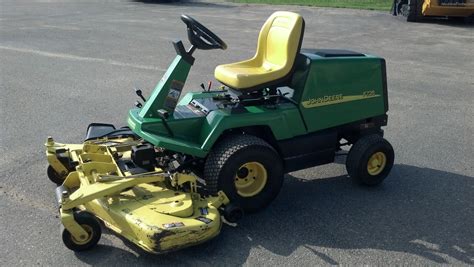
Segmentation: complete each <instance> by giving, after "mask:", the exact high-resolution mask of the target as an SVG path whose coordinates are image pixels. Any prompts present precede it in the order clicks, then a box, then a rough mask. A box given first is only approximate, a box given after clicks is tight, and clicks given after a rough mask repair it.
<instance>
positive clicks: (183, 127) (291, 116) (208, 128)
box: [128, 103, 306, 157]
mask: <svg viewBox="0 0 474 267" xmlns="http://www.w3.org/2000/svg"><path fill="white" fill-rule="evenodd" d="M139 111H140V110H139V109H132V110H130V112H129V118H128V125H129V127H130V128H131V129H132V130H133V131H134V132H135V133H137V134H138V135H139V136H141V137H142V138H144V139H145V140H147V141H148V142H150V143H152V144H153V145H155V146H158V147H163V148H166V149H169V150H173V151H176V152H181V153H185V154H188V155H193V156H196V157H206V156H207V153H208V152H209V150H210V149H211V148H212V146H213V145H214V143H215V142H216V141H217V139H218V138H219V137H220V136H221V134H222V133H224V131H226V130H228V129H234V128H240V127H248V126H268V127H269V128H270V129H271V130H272V132H273V133H274V136H275V138H276V139H277V140H282V139H289V138H292V137H295V136H298V135H303V134H305V133H306V129H305V127H304V124H303V120H302V118H301V116H300V113H299V111H298V108H297V107H296V105H295V104H292V103H284V104H281V105H279V106H277V107H275V108H268V107H255V106H251V107H246V108H245V110H243V111H239V112H236V113H231V110H230V109H219V110H214V111H212V112H210V113H209V114H208V115H207V116H206V117H195V118H189V119H174V118H170V119H168V120H167V122H168V124H169V127H170V128H171V130H172V131H173V133H174V136H173V137H171V136H170V135H169V134H168V133H167V130H166V128H165V126H164V125H163V122H162V121H161V120H160V119H144V118H141V117H140V116H139V115H138V113H139Z"/></svg>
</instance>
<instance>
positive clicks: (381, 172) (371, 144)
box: [346, 134, 395, 186]
mask: <svg viewBox="0 0 474 267" xmlns="http://www.w3.org/2000/svg"><path fill="white" fill-rule="evenodd" d="M380 153H382V154H383V155H384V156H382V157H384V158H385V160H384V161H383V160H382V162H384V163H383V164H382V163H377V165H376V166H375V168H378V169H376V170H375V171H374V172H372V174H370V173H369V165H368V164H369V159H371V157H372V156H381V154H380ZM394 158H395V155H394V152H393V147H392V145H390V143H389V142H388V141H387V140H385V139H384V138H383V137H381V136H379V135H375V134H374V135H367V136H364V137H362V138H360V139H359V140H358V141H357V142H356V143H355V144H354V145H353V146H352V148H351V150H350V151H349V155H348V156H347V160H346V169H347V172H348V174H349V176H350V177H351V178H352V179H354V180H355V181H356V182H358V183H360V184H364V185H368V186H375V185H378V184H380V183H381V182H382V181H383V180H384V179H385V178H386V177H387V175H388V174H389V173H390V170H391V169H392V167H393V161H394ZM376 162H378V161H376ZM378 164H380V165H378Z"/></svg>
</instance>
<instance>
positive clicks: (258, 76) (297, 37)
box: [214, 11, 304, 90]
mask: <svg viewBox="0 0 474 267" xmlns="http://www.w3.org/2000/svg"><path fill="white" fill-rule="evenodd" d="M303 31H304V20H303V18H302V17H301V16H300V15H299V14H296V13H293V12H286V11H277V12H275V13H273V14H272V15H271V16H270V17H269V18H268V20H267V21H266V22H265V24H264V25H263V27H262V29H261V30H260V35H259V36H258V45H257V52H256V54H255V56H254V57H253V58H251V59H249V60H245V61H241V62H236V63H231V64H225V65H219V66H217V67H216V70H215V72H214V76H215V77H216V79H217V80H218V81H220V82H221V83H223V84H225V85H227V86H229V87H231V88H233V89H239V90H249V89H259V88H264V87H268V86H271V85H276V84H278V83H281V82H283V81H285V80H286V79H287V78H289V76H290V74H291V71H292V69H293V64H294V62H295V58H296V55H297V53H298V52H299V50H300V47H301V41H302V39H303Z"/></svg>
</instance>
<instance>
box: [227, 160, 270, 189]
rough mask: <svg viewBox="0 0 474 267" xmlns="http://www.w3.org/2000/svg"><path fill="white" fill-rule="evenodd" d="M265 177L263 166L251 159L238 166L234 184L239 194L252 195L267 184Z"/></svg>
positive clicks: (266, 177)
mask: <svg viewBox="0 0 474 267" xmlns="http://www.w3.org/2000/svg"><path fill="white" fill-rule="evenodd" d="M267 179H268V174H267V170H266V169H265V167H264V166H263V165H262V164H260V163H258V162H255V161H252V162H247V163H245V164H244V165H242V166H240V168H239V170H238V171H237V173H236V175H235V178H234V184H235V188H236V189H237V193H238V194H239V195H240V196H242V197H253V196H255V195H257V194H258V193H260V192H261V191H262V189H263V188H264V187H265V185H266V184H267Z"/></svg>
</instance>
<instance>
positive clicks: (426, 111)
mask: <svg viewBox="0 0 474 267" xmlns="http://www.w3.org/2000/svg"><path fill="white" fill-rule="evenodd" d="M276 10H292V11H296V12H299V13H300V14H301V15H303V16H304V18H305V20H306V32H305V39H304V43H303V47H304V48H341V49H350V50H355V51H358V52H363V53H368V54H375V55H379V56H382V57H384V58H386V60H387V71H388V87H389V90H388V91H389V102H390V111H389V125H388V127H386V128H385V133H386V138H387V139H388V140H389V141H390V142H391V143H392V145H393V147H394V149H395V155H396V159H395V166H394V168H393V170H392V172H391V174H390V176H389V177H388V178H387V180H386V181H385V182H384V184H383V185H381V186H379V187H376V188H366V187H363V186H358V185H356V184H354V183H353V182H351V180H350V179H349V178H348V176H347V173H346V170H345V167H344V164H343V163H344V158H340V159H339V160H338V162H337V163H334V164H330V165H326V166H322V167H317V168H311V169H307V170H303V171H299V172H294V173H291V174H290V175H288V176H286V178H285V183H284V186H283V189H282V191H281V193H280V195H279V196H278V197H277V199H276V200H275V201H274V202H273V203H272V205H271V206H270V207H268V208H267V209H266V210H264V211H262V212H260V213H258V214H252V215H248V216H246V217H245V218H244V219H243V220H242V221H240V222H239V224H238V225H237V226H236V227H233V226H229V225H224V227H223V229H222V233H221V235H219V236H218V237H217V238H215V239H213V240H211V241H209V242H207V243H204V244H202V245H199V246H195V247H191V248H188V249H184V250H182V251H178V252H175V253H170V254H165V255H150V254H147V253H145V252H143V251H141V250H140V249H138V248H137V247H135V246H134V245H133V244H130V243H129V242H126V241H124V240H123V239H121V238H119V237H117V236H116V235H114V234H112V233H111V232H108V231H106V232H105V234H104V235H103V236H102V239H101V241H100V243H99V246H98V247H96V248H95V249H93V250H91V251H88V252H84V253H74V252H72V251H69V250H68V249H66V248H65V246H64V245H63V244H62V241H61V237H60V234H59V225H60V222H59V219H58V218H57V208H56V205H55V203H54V188H55V186H54V185H53V184H51V183H50V182H49V181H48V179H47V177H46V166H47V163H46V158H45V155H44V146H43V144H44V142H45V141H46V137H47V136H48V135H52V136H54V137H55V139H56V140H58V141H60V142H65V143H68V142H70V143H71V142H72V143H73V142H81V140H82V138H83V137H84V135H85V130H86V127H87V125H88V124H89V123H90V122H110V123H114V124H116V125H124V124H125V121H126V114H127V110H128V109H129V108H130V107H132V105H133V103H134V102H135V100H136V99H137V97H136V96H135V95H134V93H133V90H132V88H133V87H134V86H138V87H140V88H142V89H143V91H144V92H145V95H147V94H149V93H150V92H151V90H152V89H153V88H154V86H155V84H156V83H157V82H158V81H159V79H160V78H161V75H162V74H163V72H164V71H165V69H166V68H167V66H168V64H169V63H170V62H171V61H172V59H173V57H174V56H175V51H174V49H173V47H172V45H171V41H172V40H175V39H182V40H183V41H185V43H186V44H187V38H186V32H185V25H184V24H183V23H182V22H181V20H180V18H179V16H180V15H181V14H183V13H185V14H189V15H191V16H193V17H194V18H196V19H197V20H199V21H200V22H201V23H203V24H204V25H206V26H208V27H209V28H210V29H211V30H213V31H214V32H215V33H217V34H218V35H219V36H221V37H222V39H223V40H225V41H226V42H227V44H228V46H229V48H228V49H227V50H226V51H218V50H212V51H197V52H196V53H195V57H196V63H195V65H194V67H193V69H192V70H191V74H190V76H189V79H188V82H187V84H186V87H185V91H190V90H200V89H199V84H200V83H201V82H207V81H208V80H213V70H214V68H215V66H216V65H218V64H221V63H229V62H233V61H237V60H242V59H246V58H249V57H250V56H252V55H253V53H254V51H255V46H256V40H257V35H258V32H259V30H260V27H261V25H262V24H263V22H264V21H265V20H266V18H267V17H268V16H269V15H270V14H271V13H272V12H273V11H276ZM0 12H1V17H0V71H1V72H0V88H1V94H0V99H1V106H0V140H1V142H0V155H1V157H0V265H1V266H18V265H28V266H30V265H37V264H39V265H55V266H56V265H62V266H76V265H115V266H118V265H151V264H157V265H165V264H166V265H178V264H179V265H216V266H221V265H266V266H270V265H298V266H309V265H315V264H318V265H319V264H321V265H324V264H346V265H355V264H370V265H393V264H397V265H421V264H422V265H432V264H455V265H460V264H464V265H473V264H474V177H473V176H474V161H473V158H474V148H473V144H474V108H473V107H474V75H473V70H474V53H473V51H474V28H473V26H472V25H466V24H462V23H452V22H448V21H442V20H435V21H430V22H428V23H407V22H405V21H403V20H401V19H398V18H394V17H392V16H390V15H389V14H388V13H386V12H378V11H364V10H349V9H329V8H311V7H299V6H268V5H237V4H229V3H224V2H216V3H202V2H200V3H174V4H159V3H153V2H151V3H144V2H135V1H127V0H122V1H119V0H109V1H92V0H88V1H86V0H85V1H73V0H36V1H32V0H31V1H26V0H19V1H14V0H2V1H1V2H0Z"/></svg>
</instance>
